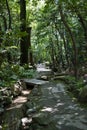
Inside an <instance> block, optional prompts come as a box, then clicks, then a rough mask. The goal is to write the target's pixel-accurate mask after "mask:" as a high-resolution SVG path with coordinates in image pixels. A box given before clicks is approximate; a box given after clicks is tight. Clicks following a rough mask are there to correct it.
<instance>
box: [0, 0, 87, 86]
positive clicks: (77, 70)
mask: <svg viewBox="0 0 87 130" xmlns="http://www.w3.org/2000/svg"><path fill="white" fill-rule="evenodd" d="M46 61H48V62H49V65H50V68H51V69H52V70H53V71H55V72H58V73H62V72H66V73H67V74H70V75H73V76H74V77H75V79H76V80H78V79H80V78H81V77H82V76H84V75H85V74H86V73H87V2H86V0H67V1H66V0H38V1H37V0H26V1H25V0H1V2H0V81H1V82H0V85H1V86H9V83H10V84H13V83H14V81H15V80H17V79H18V78H20V77H21V76H23V77H24V76H26V77H28V76H31V75H33V70H32V71H31V70H29V71H28V70H26V68H28V67H30V66H35V64H37V63H38V62H46ZM8 81H9V83H8Z"/></svg>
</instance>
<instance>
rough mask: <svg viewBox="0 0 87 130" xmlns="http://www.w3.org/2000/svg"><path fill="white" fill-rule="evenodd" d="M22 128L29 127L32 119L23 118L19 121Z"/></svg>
mask: <svg viewBox="0 0 87 130" xmlns="http://www.w3.org/2000/svg"><path fill="white" fill-rule="evenodd" d="M21 122H22V126H26V125H29V124H30V123H31V122H32V118H30V119H28V118H27V117H24V118H22V119H21Z"/></svg>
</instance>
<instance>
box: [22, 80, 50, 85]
mask: <svg viewBox="0 0 87 130" xmlns="http://www.w3.org/2000/svg"><path fill="white" fill-rule="evenodd" d="M23 82H25V83H26V84H28V85H32V86H35V85H42V84H45V83H48V81H43V80H38V79H24V80H23Z"/></svg>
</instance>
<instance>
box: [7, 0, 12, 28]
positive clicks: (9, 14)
mask: <svg viewBox="0 0 87 130" xmlns="http://www.w3.org/2000/svg"><path fill="white" fill-rule="evenodd" d="M6 6H7V10H8V16H9V25H8V28H9V29H11V13H10V8H9V4H8V0H6Z"/></svg>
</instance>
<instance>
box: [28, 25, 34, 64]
mask: <svg viewBox="0 0 87 130" xmlns="http://www.w3.org/2000/svg"><path fill="white" fill-rule="evenodd" d="M27 33H28V36H27V43H28V47H29V63H30V64H31V65H34V63H33V53H32V50H31V27H28V28H27Z"/></svg>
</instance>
